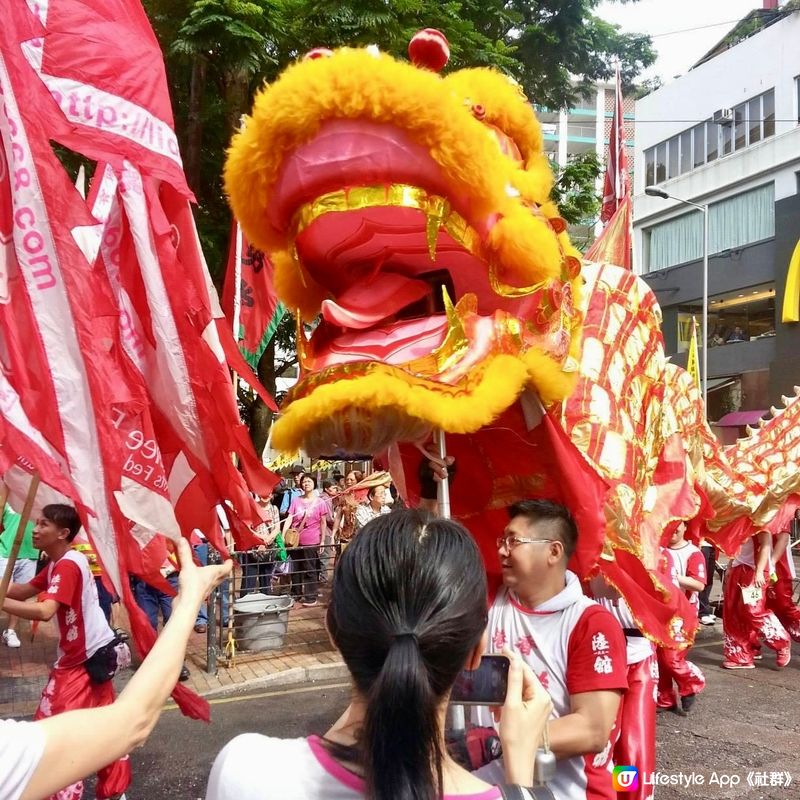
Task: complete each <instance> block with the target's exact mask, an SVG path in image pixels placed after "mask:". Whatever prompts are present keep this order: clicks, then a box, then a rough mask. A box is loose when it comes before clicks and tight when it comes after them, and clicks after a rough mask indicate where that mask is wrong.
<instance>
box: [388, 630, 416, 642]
mask: <svg viewBox="0 0 800 800" xmlns="http://www.w3.org/2000/svg"><path fill="white" fill-rule="evenodd" d="M392 638H393V639H394V641H395V642H399V641H400V640H401V639H413V641H414V644H419V639H418V638H417V634H416V633H414V631H400V632H399V633H395V634H394V635H393V637H392Z"/></svg>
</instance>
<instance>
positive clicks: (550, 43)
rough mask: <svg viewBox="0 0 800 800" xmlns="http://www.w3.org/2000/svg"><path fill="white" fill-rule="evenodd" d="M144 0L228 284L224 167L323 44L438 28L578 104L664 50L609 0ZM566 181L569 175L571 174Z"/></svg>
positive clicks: (255, 428) (545, 93)
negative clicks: (628, 30)
mask: <svg viewBox="0 0 800 800" xmlns="http://www.w3.org/2000/svg"><path fill="white" fill-rule="evenodd" d="M142 1H143V4H144V7H145V10H146V11H147V12H148V15H149V16H150V19H151V21H152V23H153V27H154V28H155V31H156V35H157V36H158V38H159V41H160V43H161V46H162V49H163V51H164V54H165V58H166V62H167V73H168V79H169V85H170V91H171V94H172V102H173V108H174V110H175V122H176V127H177V132H178V136H179V139H180V142H181V149H182V153H183V155H184V165H185V168H186V174H187V177H188V180H189V185H190V187H191V188H192V190H193V191H194V192H195V195H196V197H197V200H198V207H197V212H196V213H197V223H198V229H199V232H200V238H201V241H202V244H203V248H204V251H205V254H206V259H207V261H208V265H209V268H210V270H211V273H212V276H213V277H214V280H215V281H216V282H217V283H218V284H221V281H222V274H223V272H224V265H225V262H226V252H227V246H228V237H229V233H230V212H229V210H228V206H227V202H226V200H225V196H224V192H223V188H222V178H221V176H222V165H223V161H224V153H225V148H226V147H227V144H228V142H229V141H230V137H231V134H232V133H233V131H234V130H235V128H236V126H237V124H238V121H239V119H240V116H241V115H242V114H244V113H245V112H246V111H247V110H248V109H249V106H250V102H251V98H252V94H253V92H254V91H255V89H256V88H257V87H258V86H259V85H260V84H262V83H263V82H264V81H269V80H272V79H273V78H274V77H275V76H276V75H277V74H278V73H279V71H280V70H281V69H282V68H284V67H285V66H287V65H288V64H289V63H291V62H292V61H293V60H295V59H296V58H298V57H301V56H302V55H303V54H304V53H306V52H308V51H309V50H311V49H313V48H314V47H331V48H334V47H337V46H340V45H353V46H358V45H367V44H375V45H377V46H378V47H380V48H381V49H382V50H385V51H387V52H390V53H393V54H395V55H397V56H400V57H404V55H405V52H406V49H407V46H408V42H409V39H410V38H411V36H412V35H413V34H414V32H415V31H417V30H419V29H420V28H424V27H433V28H439V29H440V30H442V31H443V32H444V33H445V35H446V36H447V37H448V40H449V42H450V45H451V60H450V65H449V67H448V68H449V69H452V68H458V67H461V66H466V65H491V66H494V67H497V68H499V69H502V70H504V71H506V72H507V73H509V74H510V75H513V76H514V77H516V78H517V79H518V80H519V81H520V82H521V84H522V85H523V87H524V88H525V90H526V92H527V94H528V96H529V97H530V98H531V100H532V101H535V102H537V103H540V104H542V105H545V106H548V107H550V108H559V107H563V106H566V105H569V104H570V103H571V102H572V101H574V100H575V99H576V98H577V97H578V96H579V95H580V94H581V93H582V90H583V89H584V87H585V86H587V85H589V84H591V83H593V82H594V81H597V80H605V79H608V78H610V77H611V76H612V74H613V70H614V66H613V65H614V62H615V61H616V60H620V61H621V64H622V69H623V76H624V78H625V80H626V81H628V82H630V81H631V80H632V78H633V77H634V76H635V75H636V74H638V72H640V71H641V70H642V69H643V68H645V67H647V66H649V65H650V64H651V63H652V62H653V61H654V59H655V54H654V52H653V50H652V46H651V41H650V39H649V37H647V36H645V35H629V34H623V33H622V32H621V31H620V30H619V28H618V27H617V26H615V25H612V24H610V23H607V22H604V21H603V20H600V19H599V18H598V17H596V16H595V14H594V13H593V11H594V9H595V8H596V6H597V5H598V3H599V2H600V0H142ZM622 1H623V2H624V1H625V0H622ZM634 1H635V0H634ZM569 169H570V168H569V167H568V170H569ZM587 170H588V168H587V167H586V165H583V166H582V167H579V166H578V165H575V166H574V169H572V172H573V173H575V178H576V179H577V180H579V179H581V177H582V176H584V175H586V174H588V171H587ZM565 180H566V181H567V183H564V186H568V185H569V180H571V179H569V178H568V179H565ZM561 184H562V180H561V179H559V185H561ZM593 186H594V184H593V181H590V182H589V183H587V184H586V187H587V189H588V187H591V189H592V190H593ZM559 191H561V192H562V196H563V198H564V199H565V200H566V202H567V214H571V213H572V212H571V210H570V209H571V208H573V207H574V209H575V214H582V213H583V210H585V208H587V203H588V198H587V196H586V194H585V193H584V192H581V191H578V190H576V189H575V188H574V187H573V188H572V189H561V190H559ZM565 216H566V214H565ZM293 330H294V328H293V323H292V322H291V321H290V320H286V321H284V323H283V325H282V327H281V335H282V336H283V337H284V338H285V339H286V341H285V342H283V343H279V344H278V347H277V356H276V349H275V348H273V347H270V348H268V349H267V350H266V351H265V354H264V356H263V357H262V364H261V365H260V368H259V374H260V375H261V377H262V380H263V381H264V382H265V384H266V385H267V387H268V388H270V389H274V383H275V375H276V372H275V366H274V360H275V359H276V358H277V359H278V360H279V365H278V369H280V368H281V364H284V363H286V362H285V361H280V359H281V356H282V355H286V356H287V358H288V361H292V359H293V358H294V356H293V352H294V351H293V349H292V340H291V337H292V336H293V335H294V334H293ZM284 345H285V347H284ZM285 348H289V349H285ZM240 400H241V401H242V402H243V403H244V405H243V411H244V414H245V416H246V417H247V418H248V419H249V420H250V421H251V432H252V433H253V438H254V441H255V442H256V445H257V446H260V445H263V442H264V440H265V435H264V430H263V426H264V425H266V424H267V423H268V414H267V412H266V409H265V408H263V406H262V405H260V401H258V402H253V401H252V399H251V400H250V401H246V398H243V397H240Z"/></svg>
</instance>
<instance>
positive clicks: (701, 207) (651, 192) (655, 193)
mask: <svg viewBox="0 0 800 800" xmlns="http://www.w3.org/2000/svg"><path fill="white" fill-rule="evenodd" d="M644 193H645V194H646V195H648V196H650V197H658V198H660V199H661V200H675V202H677V203H683V205H685V206H691V207H692V208H696V209H697V210H698V211H701V212H702V213H703V370H702V383H703V386H702V391H703V406H704V408H705V413H706V416H708V205H707V204H706V203H694V202H692V201H691V200H684V199H683V198H681V197H675V196H674V195H671V194H668V193H667V192H665V191H664V190H663V189H659V188H657V187H656V186H648V187H647V188H646V189H645V190H644Z"/></svg>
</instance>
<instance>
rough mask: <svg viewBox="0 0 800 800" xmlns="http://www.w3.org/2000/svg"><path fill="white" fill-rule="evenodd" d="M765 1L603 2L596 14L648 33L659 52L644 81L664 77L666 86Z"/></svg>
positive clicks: (635, 31)
mask: <svg viewBox="0 0 800 800" xmlns="http://www.w3.org/2000/svg"><path fill="white" fill-rule="evenodd" d="M761 6H762V2H761V0H639V1H638V2H635V3H625V4H622V3H619V2H616V3H615V2H608V0H604V1H603V2H601V3H600V4H599V5H598V6H597V8H596V10H595V13H596V14H597V16H599V17H600V18H602V19H605V20H608V21H609V22H613V23H615V24H617V25H619V26H620V27H621V28H622V30H623V31H626V32H629V33H648V34H650V36H652V37H653V46H654V47H655V49H656V51H657V52H658V59H657V61H656V63H655V64H654V65H653V66H652V67H650V69H648V70H647V71H646V72H644V73H642V76H641V79H644V78H652V77H655V76H658V77H660V78H661V79H662V80H663V81H664V83H668V82H669V81H671V80H672V79H673V78H674V77H675V76H676V75H682V74H683V73H685V72H686V71H687V70H688V69H689V67H691V66H692V64H694V63H695V62H697V61H698V60H699V59H700V58H701V57H702V56H703V55H704V54H705V53H706V52H708V50H710V49H711V48H712V47H713V46H714V45H715V44H716V43H717V42H718V41H719V40H720V39H721V38H722V37H723V36H724V35H725V34H726V33H727V32H728V31H729V30H730V29H731V28H732V27H733V25H734V24H735V23H736V22H737V21H738V20H740V19H741V18H742V17H744V16H745V15H746V14H747V13H748V12H750V11H752V10H753V9H754V8H761Z"/></svg>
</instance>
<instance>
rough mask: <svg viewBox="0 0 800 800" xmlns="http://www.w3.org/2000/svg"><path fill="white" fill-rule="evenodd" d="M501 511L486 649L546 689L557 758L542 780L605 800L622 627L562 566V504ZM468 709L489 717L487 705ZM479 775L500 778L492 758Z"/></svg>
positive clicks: (621, 685) (566, 526) (609, 793)
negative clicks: (530, 673) (498, 570)
mask: <svg viewBox="0 0 800 800" xmlns="http://www.w3.org/2000/svg"><path fill="white" fill-rule="evenodd" d="M509 517H510V520H509V523H508V525H507V526H506V528H505V531H504V532H503V536H501V537H500V538H499V539H498V540H497V550H498V555H499V556H500V565H501V567H502V576H503V585H502V586H500V587H498V588H497V592H496V595H495V596H494V598H493V599H492V600H491V606H490V609H489V626H488V630H489V652H490V653H500V652H501V651H502V650H503V648H504V647H509V648H513V649H516V650H517V651H518V652H519V653H520V654H521V655H522V658H523V659H524V660H525V661H526V662H527V663H528V664H529V665H530V666H531V668H532V669H533V670H534V672H535V673H536V675H537V676H538V677H539V680H540V681H541V682H542V684H543V685H544V687H545V688H546V689H547V690H548V692H549V693H550V697H551V698H552V700H553V717H552V718H551V720H550V722H549V723H548V733H549V744H550V749H551V750H552V751H553V753H554V754H555V756H556V758H557V759H558V762H557V768H556V776H555V779H554V780H553V781H551V782H550V783H548V786H549V788H550V789H551V790H552V792H553V795H554V796H555V798H556V800H579V798H592V800H595V799H597V800H599V799H600V798H604V799H605V798H607V799H608V800H613V799H614V798H616V792H615V791H614V790H613V787H612V782H611V777H612V768H613V762H612V751H613V747H614V743H615V741H616V739H617V736H618V733H619V732H618V725H617V721H618V713H619V709H620V699H621V697H622V694H623V692H625V691H626V689H627V687H628V682H627V664H626V648H625V637H624V636H623V633H622V628H621V627H620V624H619V623H618V622H617V620H616V619H614V617H613V616H612V615H611V614H610V613H609V612H608V611H607V610H606V609H604V608H603V607H602V606H600V605H599V604H597V603H595V602H594V601H593V600H590V599H589V598H588V597H586V596H585V595H584V593H583V590H582V587H581V583H580V581H579V579H578V576H577V575H575V574H574V573H573V572H571V571H570V570H568V569H567V563H568V561H569V559H570V556H571V555H572V553H573V552H574V550H575V545H576V542H577V538H578V531H577V528H576V525H575V522H574V520H573V519H572V515H571V514H570V513H569V511H568V510H567V509H566V508H564V507H563V506H561V505H558V504H557V503H553V502H550V501H548V500H524V501H521V502H519V503H515V504H514V505H512V506H511V507H510V508H509ZM476 716H477V722H478V724H482V725H487V724H491V717H490V716H489V715H488V710H487V709H483V708H481V709H480V710H479V712H478V713H477V715H476ZM482 777H485V778H486V779H495V778H498V779H500V780H502V775H501V773H500V765H499V764H498V762H493V763H492V764H489V765H488V766H487V767H485V768H484V770H483V771H482Z"/></svg>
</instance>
